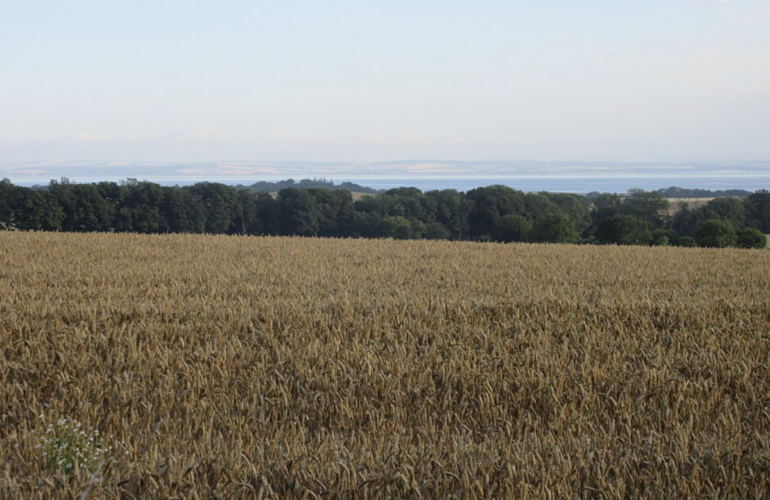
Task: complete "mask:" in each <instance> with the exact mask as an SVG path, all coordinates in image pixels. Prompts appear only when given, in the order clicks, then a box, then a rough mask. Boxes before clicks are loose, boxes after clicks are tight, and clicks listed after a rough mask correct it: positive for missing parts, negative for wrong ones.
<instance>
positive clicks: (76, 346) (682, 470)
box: [0, 233, 770, 499]
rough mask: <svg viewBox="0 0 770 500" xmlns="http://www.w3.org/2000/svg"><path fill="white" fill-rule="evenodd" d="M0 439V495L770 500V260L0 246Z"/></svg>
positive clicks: (632, 253) (492, 248)
mask: <svg viewBox="0 0 770 500" xmlns="http://www.w3.org/2000/svg"><path fill="white" fill-rule="evenodd" d="M68 422H69V424H68ZM73 422H77V424H72V425H76V426H77V427H78V429H79V432H81V433H82V434H83V435H84V436H90V438H91V439H93V442H91V441H88V440H84V441H83V443H81V444H80V445H79V446H80V448H78V451H77V454H78V456H81V455H88V456H89V457H90V459H92V460H91V462H88V461H87V458H88V457H86V458H81V459H78V458H76V457H75V458H73V457H70V458H71V459H72V460H73V463H74V464H75V465H74V466H73V467H71V468H69V469H66V468H63V466H61V465H60V463H62V461H64V459H65V458H67V457H65V456H64V454H65V452H64V451H61V450H62V449H64V446H65V444H63V443H64V442H65V441H66V439H63V436H64V435H65V434H66V432H68V431H67V429H68V428H69V427H67V426H68V425H70V424H71V423H73ZM0 444H1V446H0V498H24V499H27V498H40V499H43V498H114V499H118V498H120V499H123V498H125V499H139V498H142V499H155V498H185V499H204V498H261V499H267V498H307V499H316V498H426V499H427V498H464V499H474V498H523V499H526V498H602V499H611V498H696V497H697V498H767V497H768V496H770V252H768V251H753V250H707V249H683V248H664V247H658V248H644V247H593V246H591V247H589V246H566V245H565V246H562V245H552V246H549V245H523V244H521V245H499V244H475V243H451V242H426V241H420V242H395V241H384V240H378V241H365V240H325V239H301V238H248V237H226V236H192V235H190V236H182V235H174V236H140V235H113V234H88V235H83V234H44V233H0ZM72 446H74V445H71V447H70V448H69V450H70V451H71V450H72V449H74V448H72ZM97 448H98V450H97ZM56 450H59V451H56ZM55 453H59V455H56V457H55V458H56V461H55V460H52V455H53V454H55ZM89 453H90V455H89ZM78 460H80V462H78Z"/></svg>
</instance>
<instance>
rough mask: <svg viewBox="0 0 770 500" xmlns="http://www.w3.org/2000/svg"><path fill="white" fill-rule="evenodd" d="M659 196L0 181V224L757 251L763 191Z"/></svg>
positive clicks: (769, 218) (769, 202) (766, 207)
mask: <svg viewBox="0 0 770 500" xmlns="http://www.w3.org/2000/svg"><path fill="white" fill-rule="evenodd" d="M668 208H669V204H668V201H667V200H666V199H665V198H663V196H662V195H661V194H660V193H659V192H646V191H641V190H633V191H630V192H629V193H628V194H627V195H624V196H620V195H616V194H601V195H598V196H596V197H594V199H593V200H590V199H589V198H587V197H585V196H581V195H574V194H564V193H547V192H541V193H524V192H521V191H517V190H514V189H511V188H509V187H506V186H499V185H497V186H489V187H482V188H477V189H473V190H470V191H468V192H466V193H462V192H458V191H455V190H452V189H444V190H436V191H428V192H425V193H423V192H422V191H420V190H419V189H417V188H397V189H391V190H388V191H385V192H383V193H381V194H377V195H372V196H364V197H362V198H360V199H358V200H355V201H354V200H353V197H352V195H351V193H350V192H349V191H346V190H330V189H326V188H308V189H300V188H298V187H289V188H284V189H281V190H280V191H279V192H278V194H277V196H272V195H271V194H269V193H268V192H257V191H254V190H250V189H238V188H235V187H232V186H227V185H224V184H217V183H206V182H204V183H198V184H195V185H193V186H185V187H164V186H160V185H158V184H154V183H151V182H140V181H136V180H134V179H129V180H127V181H124V182H121V183H115V182H100V183H95V184H76V183H72V182H69V181H67V180H66V179H63V180H62V181H60V182H59V181H51V183H50V184H49V185H48V186H47V187H46V188H44V189H32V188H25V187H19V186H14V185H13V184H11V183H10V182H0V226H2V227H5V228H13V229H21V230H43V231H76V232H88V231H116V232H137V233H214V234H245V235H299V236H324V237H351V238H395V239H448V240H473V241H500V242H514V241H526V242H550V243H601V244H621V245H622V244H633V245H681V246H695V245H701V246H720V247H725V246H744V247H760V246H762V247H764V246H765V244H766V240H765V239H764V238H765V236H764V235H763V234H762V233H763V232H765V233H767V232H770V193H768V192H767V191H764V190H763V191H757V192H755V193H752V194H750V195H749V196H746V197H745V198H716V199H714V200H711V201H709V202H708V203H707V204H705V205H704V206H702V207H700V208H698V209H693V210H690V209H688V208H686V207H685V208H683V209H681V210H680V211H678V212H677V213H676V214H674V215H673V216H669V215H668Z"/></svg>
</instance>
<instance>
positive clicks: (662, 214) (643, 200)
mask: <svg viewBox="0 0 770 500" xmlns="http://www.w3.org/2000/svg"><path fill="white" fill-rule="evenodd" d="M668 207H669V203H668V200H667V199H665V198H663V195H661V194H660V193H657V192H654V191H642V190H641V189H632V190H630V191H629V192H628V195H627V196H626V199H625V201H624V202H623V207H622V213H624V214H626V215H633V216H634V217H636V218H638V219H641V220H643V221H645V222H646V223H647V225H648V226H649V227H651V228H659V227H663V225H664V224H665V222H666V211H667V210H668Z"/></svg>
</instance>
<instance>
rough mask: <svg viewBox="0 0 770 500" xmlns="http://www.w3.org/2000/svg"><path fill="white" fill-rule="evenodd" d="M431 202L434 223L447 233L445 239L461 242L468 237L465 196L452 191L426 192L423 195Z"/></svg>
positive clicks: (468, 206)
mask: <svg viewBox="0 0 770 500" xmlns="http://www.w3.org/2000/svg"><path fill="white" fill-rule="evenodd" d="M425 195H426V196H427V197H428V198H429V199H431V200H433V205H434V206H435V217H436V221H437V222H439V223H441V225H442V226H444V227H445V228H446V230H447V231H448V232H449V236H448V237H447V238H446V239H452V240H462V239H465V238H466V236H467V235H468V213H469V212H470V203H469V202H468V200H466V199H465V195H463V194H462V193H459V192H457V191H455V190H454V189H442V190H440V191H428V192H427V193H426V194H425Z"/></svg>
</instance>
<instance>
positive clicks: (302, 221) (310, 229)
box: [278, 187, 321, 236]
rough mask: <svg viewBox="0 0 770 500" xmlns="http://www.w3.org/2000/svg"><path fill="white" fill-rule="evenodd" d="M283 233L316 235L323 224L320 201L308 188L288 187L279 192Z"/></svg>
mask: <svg viewBox="0 0 770 500" xmlns="http://www.w3.org/2000/svg"><path fill="white" fill-rule="evenodd" d="M278 203H279V204H280V207H281V208H280V218H281V233H282V234H286V235H297V236H316V235H318V231H319V230H320V228H321V226H320V223H319V217H320V216H321V213H320V211H319V207H318V203H317V202H316V199H315V197H314V196H313V195H312V194H311V193H310V192H308V190H306V189H300V188H293V187H292V188H286V189H281V190H280V191H279V192H278Z"/></svg>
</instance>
